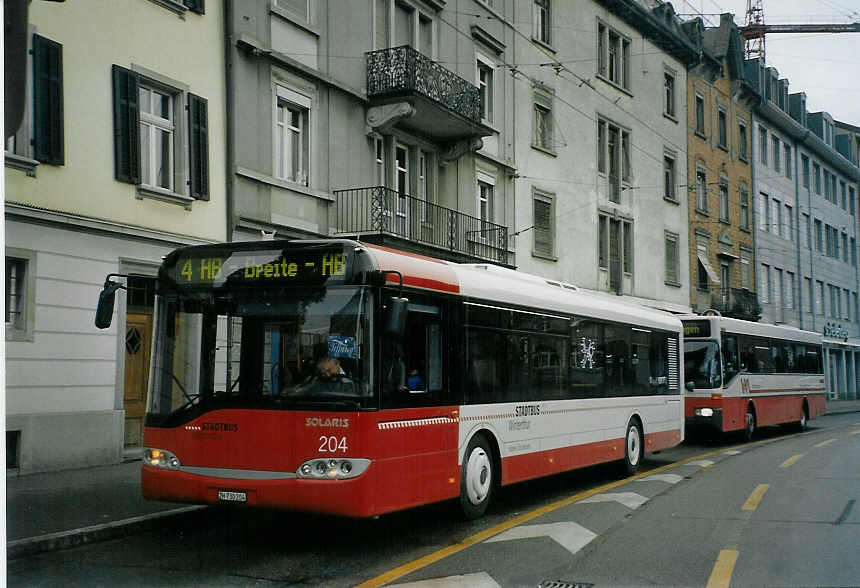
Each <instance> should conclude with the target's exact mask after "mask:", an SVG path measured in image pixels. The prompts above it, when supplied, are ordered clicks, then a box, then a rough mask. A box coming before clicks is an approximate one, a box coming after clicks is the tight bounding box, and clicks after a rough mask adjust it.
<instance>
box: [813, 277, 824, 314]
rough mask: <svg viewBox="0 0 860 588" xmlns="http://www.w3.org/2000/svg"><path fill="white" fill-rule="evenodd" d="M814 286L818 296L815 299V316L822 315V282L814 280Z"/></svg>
mask: <svg viewBox="0 0 860 588" xmlns="http://www.w3.org/2000/svg"><path fill="white" fill-rule="evenodd" d="M815 285H816V286H817V288H816V290H817V291H818V296H816V298H815V312H816V313H817V314H824V282H822V281H821V280H815Z"/></svg>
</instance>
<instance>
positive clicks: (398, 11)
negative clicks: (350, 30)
mask: <svg viewBox="0 0 860 588" xmlns="http://www.w3.org/2000/svg"><path fill="white" fill-rule="evenodd" d="M392 16H393V17H394V18H393V21H390V20H389V19H390V18H391V17H392ZM389 22H393V23H394V30H393V35H391V34H390V32H389V26H390V25H389ZM433 28H434V23H433V18H432V17H431V16H430V15H429V14H427V13H425V12H424V11H422V10H420V9H418V8H416V7H415V6H413V5H412V4H411V3H409V2H405V1H403V0H396V1H395V0H377V5H376V44H377V46H378V47H379V48H380V49H383V48H385V47H389V46H390V47H399V46H401V45H409V46H410V47H412V48H414V49H416V50H417V51H420V52H421V53H423V54H424V55H426V56H427V57H429V58H431V59H432V58H433V57H434V54H435V53H434V35H433Z"/></svg>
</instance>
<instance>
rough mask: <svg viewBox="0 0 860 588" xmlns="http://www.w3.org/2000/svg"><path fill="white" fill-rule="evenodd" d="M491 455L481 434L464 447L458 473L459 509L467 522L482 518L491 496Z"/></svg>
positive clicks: (492, 480) (488, 445) (487, 443)
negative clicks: (461, 463) (464, 451)
mask: <svg viewBox="0 0 860 588" xmlns="http://www.w3.org/2000/svg"><path fill="white" fill-rule="evenodd" d="M495 475H496V474H495V472H494V471H493V453H492V451H491V449H490V444H489V442H487V439H486V437H484V435H483V434H481V433H478V434H477V435H475V436H474V437H472V440H471V441H469V445H468V446H467V447H466V453H465V454H464V455H463V467H462V469H461V473H460V507H461V508H462V509H463V514H464V515H466V518H467V519H469V520H473V519H477V518H479V517H481V516H483V514H484V512H486V510H487V505H489V504H490V498H491V497H492V494H493V484H494V482H495V481H494V479H493V477H494V476H495Z"/></svg>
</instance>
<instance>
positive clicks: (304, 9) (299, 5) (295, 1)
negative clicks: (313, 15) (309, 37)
mask: <svg viewBox="0 0 860 588" xmlns="http://www.w3.org/2000/svg"><path fill="white" fill-rule="evenodd" d="M309 4H310V0H276V1H275V5H276V6H277V7H278V8H283V9H284V10H287V11H289V12H290V13H291V14H292V15H294V16H296V17H298V18H299V19H300V20H302V21H304V22H308V20H309V19H310V6H309Z"/></svg>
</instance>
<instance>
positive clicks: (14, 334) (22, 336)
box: [6, 323, 34, 343]
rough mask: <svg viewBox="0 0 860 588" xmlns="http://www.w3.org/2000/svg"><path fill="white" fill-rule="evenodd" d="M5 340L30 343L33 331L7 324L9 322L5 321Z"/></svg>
mask: <svg viewBox="0 0 860 588" xmlns="http://www.w3.org/2000/svg"><path fill="white" fill-rule="evenodd" d="M6 340H7V341H18V342H21V343H32V342H33V340H34V339H33V331H32V330H28V329H18V328H15V327H11V326H9V323H6Z"/></svg>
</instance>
